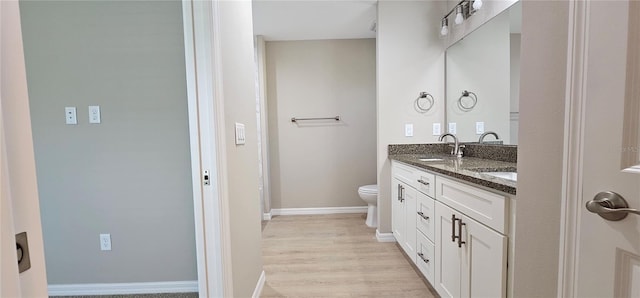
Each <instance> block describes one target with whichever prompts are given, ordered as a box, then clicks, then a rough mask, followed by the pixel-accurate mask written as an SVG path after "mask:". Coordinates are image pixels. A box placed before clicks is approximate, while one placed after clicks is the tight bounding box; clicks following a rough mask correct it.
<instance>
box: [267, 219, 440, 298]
mask: <svg viewBox="0 0 640 298" xmlns="http://www.w3.org/2000/svg"><path fill="white" fill-rule="evenodd" d="M262 236H263V240H262V255H263V260H264V270H265V273H266V277H267V282H266V285H265V287H264V289H263V291H262V297H434V295H433V294H432V293H431V292H430V290H429V288H428V287H427V285H426V284H425V282H424V281H423V280H422V278H421V277H420V276H419V275H418V273H416V271H415V270H414V269H413V267H412V266H411V265H410V263H409V261H408V260H407V259H406V258H405V257H404V255H403V254H402V253H401V252H400V248H399V247H398V246H397V245H396V244H395V243H380V242H377V241H376V239H375V229H373V228H369V227H367V226H366V225H365V224H364V217H363V215H362V214H335V215H309V216H278V217H274V218H273V219H272V220H271V221H269V222H268V223H266V226H265V227H264V229H263V232H262Z"/></svg>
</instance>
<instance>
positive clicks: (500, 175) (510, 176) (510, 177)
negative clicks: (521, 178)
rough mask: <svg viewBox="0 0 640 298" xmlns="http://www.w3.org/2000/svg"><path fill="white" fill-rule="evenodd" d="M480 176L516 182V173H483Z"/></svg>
mask: <svg viewBox="0 0 640 298" xmlns="http://www.w3.org/2000/svg"><path fill="white" fill-rule="evenodd" d="M482 174H486V175H490V176H493V177H498V178H502V179H507V180H511V181H518V173H516V172H483V173H482Z"/></svg>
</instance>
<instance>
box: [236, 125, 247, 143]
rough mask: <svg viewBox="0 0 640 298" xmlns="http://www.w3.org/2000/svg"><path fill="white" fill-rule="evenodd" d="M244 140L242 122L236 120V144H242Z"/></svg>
mask: <svg viewBox="0 0 640 298" xmlns="http://www.w3.org/2000/svg"><path fill="white" fill-rule="evenodd" d="M245 142H246V138H245V131H244V124H242V123H237V122H236V145H244V144H245Z"/></svg>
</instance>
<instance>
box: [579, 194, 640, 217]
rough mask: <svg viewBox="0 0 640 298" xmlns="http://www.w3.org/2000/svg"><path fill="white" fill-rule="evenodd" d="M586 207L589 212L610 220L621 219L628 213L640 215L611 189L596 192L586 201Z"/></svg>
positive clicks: (638, 211) (639, 211) (639, 212)
mask: <svg viewBox="0 0 640 298" xmlns="http://www.w3.org/2000/svg"><path fill="white" fill-rule="evenodd" d="M586 207H587V210H589V212H592V213H596V214H598V215H600V217H602V218H604V219H606V220H611V221H618V220H623V219H624V218H625V217H627V215H629V213H633V214H637V215H640V210H637V209H631V208H629V203H627V200H625V199H624V198H623V197H622V196H621V195H619V194H617V193H615V192H612V191H603V192H601V193H598V194H597V195H596V196H595V197H594V198H593V200H591V201H588V202H587V204H586Z"/></svg>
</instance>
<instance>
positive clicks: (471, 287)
mask: <svg viewBox="0 0 640 298" xmlns="http://www.w3.org/2000/svg"><path fill="white" fill-rule="evenodd" d="M462 222H463V223H464V226H463V231H462V235H463V239H464V240H465V244H463V245H462V249H464V250H465V254H464V257H465V259H464V260H463V262H462V273H463V274H462V276H461V277H462V297H506V291H507V237H506V236H504V235H502V234H500V233H497V232H496V231H494V230H491V229H490V228H488V227H487V226H485V225H482V224H480V223H479V222H477V221H475V220H473V219H470V218H468V217H463V219H462Z"/></svg>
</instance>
